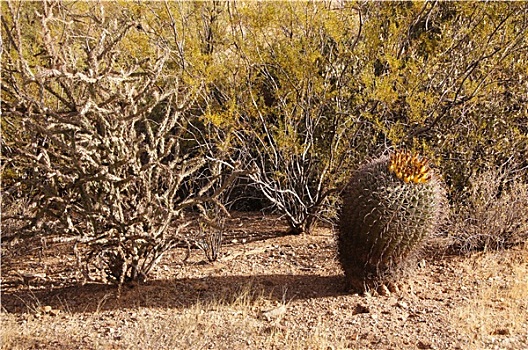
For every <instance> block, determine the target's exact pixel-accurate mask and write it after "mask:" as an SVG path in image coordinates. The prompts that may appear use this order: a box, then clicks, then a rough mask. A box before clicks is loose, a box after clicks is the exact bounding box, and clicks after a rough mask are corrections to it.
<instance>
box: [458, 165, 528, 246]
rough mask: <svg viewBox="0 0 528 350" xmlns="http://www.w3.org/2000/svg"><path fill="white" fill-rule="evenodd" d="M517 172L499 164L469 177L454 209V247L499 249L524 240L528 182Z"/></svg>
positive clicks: (527, 221) (527, 227) (527, 226)
mask: <svg viewBox="0 0 528 350" xmlns="http://www.w3.org/2000/svg"><path fill="white" fill-rule="evenodd" d="M525 170H526V169H524V171H525ZM520 173H521V171H518V170H517V171H515V170H512V169H511V168H507V167H506V168H505V167H502V168H501V169H493V170H487V171H484V172H482V173H476V174H474V175H473V176H472V177H471V178H470V182H469V188H467V191H466V193H465V198H464V199H462V200H460V203H458V204H457V205H456V207H455V208H454V210H453V211H454V213H453V216H452V221H453V227H452V231H453V233H454V236H453V243H452V248H453V249H454V250H456V251H459V252H463V253H464V252H469V251H474V250H487V249H502V248H508V247H511V246H513V245H517V244H520V243H522V242H525V241H526V238H528V217H527V216H526V213H527V212H528V183H526V182H525V181H523V180H522V178H521V177H520V176H518V175H519V174H520Z"/></svg>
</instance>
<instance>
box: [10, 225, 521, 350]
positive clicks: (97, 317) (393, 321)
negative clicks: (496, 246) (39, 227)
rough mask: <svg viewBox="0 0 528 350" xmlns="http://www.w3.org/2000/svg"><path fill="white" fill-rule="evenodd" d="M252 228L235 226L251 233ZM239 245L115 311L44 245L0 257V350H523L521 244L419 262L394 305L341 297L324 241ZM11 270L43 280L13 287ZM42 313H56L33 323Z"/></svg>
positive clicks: (188, 266) (392, 298) (325, 235)
mask: <svg viewBox="0 0 528 350" xmlns="http://www.w3.org/2000/svg"><path fill="white" fill-rule="evenodd" d="M251 222H253V221H247V220H246V221H244V222H243V225H242V226H239V225H238V224H239V223H238V222H237V225H236V226H235V227H239V228H244V230H247V231H248V232H254V231H253V229H251V230H249V229H248V227H250V226H249V223H251ZM254 223H255V224H257V223H258V225H259V227H260V229H262V230H263V232H271V231H272V229H275V228H276V221H271V222H270V221H268V222H266V221H264V220H261V219H260V218H259V219H258V220H254ZM266 227H267V229H266ZM242 237H249V238H251V239H248V242H246V243H240V236H233V239H234V238H237V240H238V241H237V242H236V243H230V244H228V245H226V247H225V250H224V256H223V257H222V258H221V260H220V261H218V262H217V263H215V264H209V263H206V262H205V261H204V256H203V254H201V253H200V252H199V251H195V252H193V254H191V257H190V258H189V260H188V261H187V262H186V263H185V264H182V263H181V256H182V252H181V251H179V250H178V249H176V250H175V251H173V252H170V254H168V255H167V256H166V257H165V259H164V260H163V261H162V262H161V263H160V266H159V269H157V270H156V271H155V279H154V280H152V281H150V282H149V283H145V284H140V285H135V286H134V287H133V288H125V289H124V291H123V293H122V295H121V299H119V300H118V299H116V298H115V288H112V287H109V286H105V285H102V284H98V283H88V284H86V285H84V286H82V285H80V284H79V282H78V281H77V280H76V279H75V278H73V277H74V276H75V270H74V267H75V261H74V259H73V257H72V256H71V255H68V254H70V253H69V250H68V249H64V247H63V249H62V250H58V249H57V246H54V245H53V244H48V246H47V248H46V250H45V251H44V253H45V254H42V255H39V254H38V253H37V251H36V250H33V249H25V250H21V253H20V254H22V253H24V252H25V253H27V254H29V255H20V254H18V255H13V254H6V253H7V252H6V251H4V249H3V250H2V257H3V258H6V259H5V264H4V260H3V261H2V262H3V265H2V269H3V270H2V312H0V317H1V323H2V325H1V327H0V329H1V341H2V344H1V345H2V346H1V348H2V349H15V350H17V349H37V348H38V349H76V350H77V349H79V350H84V349H229V350H232V349H290V350H297V349H324V350H329V349H382V350H388V349H417V348H418V349H462V350H466V349H467V350H473V349H494V348H497V349H512V350H513V349H525V348H528V333H527V331H526V330H527V329H528V315H527V311H528V245H525V247H524V248H523V247H520V246H517V247H514V248H511V249H506V250H500V251H485V252H478V253H472V254H468V255H463V256H462V255H441V254H440V255H439V254H431V255H427V254H426V253H427V252H424V260H423V261H421V263H420V264H419V265H418V266H417V267H415V269H414V270H413V273H412V274H410V275H409V276H407V278H406V279H405V280H404V281H402V286H401V287H402V288H401V289H400V293H399V294H396V295H389V296H383V297H382V296H380V297H372V296H368V295H365V296H362V295H354V294H347V293H344V292H343V289H342V288H344V280H343V277H342V271H341V270H340V268H339V264H338V263H337V261H336V259H335V237H334V235H333V233H332V232H330V231H329V230H318V231H317V232H316V234H314V235H306V236H274V237H273V236H271V235H267V236H264V238H262V237H260V238H258V237H251V236H249V235H247V236H242ZM228 242H230V241H228ZM17 247H18V246H16V247H13V249H18V248H17ZM61 247H62V246H61ZM2 248H4V247H2ZM428 249H435V248H428ZM72 259H73V260H72ZM6 267H7V268H6ZM18 270H23V271H30V272H32V273H43V272H46V277H45V278H43V279H35V280H28V281H20V278H19V276H17V274H16V273H15V272H16V271H18ZM68 271H69V272H70V273H71V275H72V276H73V277H72V278H70V277H71V276H70V277H68ZM46 306H49V307H50V308H51V310H60V312H58V313H56V314H53V313H52V312H51V311H50V312H43V311H42V309H43V308H46Z"/></svg>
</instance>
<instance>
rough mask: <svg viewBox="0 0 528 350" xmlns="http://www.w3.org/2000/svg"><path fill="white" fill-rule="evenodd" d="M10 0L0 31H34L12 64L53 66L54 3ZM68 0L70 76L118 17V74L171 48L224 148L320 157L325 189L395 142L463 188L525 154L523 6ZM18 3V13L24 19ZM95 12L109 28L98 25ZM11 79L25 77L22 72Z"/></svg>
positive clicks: (176, 72)
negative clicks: (87, 45)
mask: <svg viewBox="0 0 528 350" xmlns="http://www.w3.org/2000/svg"><path fill="white" fill-rule="evenodd" d="M1 6H2V13H3V16H2V22H3V24H4V25H3V26H2V36H3V37H4V38H7V32H6V30H7V28H11V24H10V23H12V21H14V20H17V21H20V22H21V28H23V30H24V38H25V40H24V42H23V43H21V44H20V47H19V49H18V51H17V50H16V49H15V47H14V46H11V45H7V46H5V49H4V50H5V52H4V54H3V55H2V67H3V69H4V68H5V69H10V68H11V67H15V66H16V65H17V64H19V63H20V62H19V61H18V57H19V55H23V56H24V57H26V58H27V60H28V62H29V63H30V65H29V69H31V70H34V71H36V70H37V68H36V67H39V66H41V67H46V68H51V67H52V64H53V62H49V61H48V60H47V59H46V57H43V56H42V55H39V52H41V50H42V48H43V45H45V44H46V33H42V32H41V31H39V28H41V26H40V25H39V21H41V20H42V19H39V18H38V16H37V13H38V14H42V13H44V10H43V9H44V5H43V3H40V2H3V3H2V4H1ZM62 6H63V7H61V9H63V10H61V12H60V13H59V12H57V11H59V10H58V9H59V7H54V6H51V7H50V10H51V11H56V12H57V15H58V16H57V17H58V18H60V20H58V19H57V20H55V21H54V22H53V23H52V25H51V26H50V28H51V32H50V33H49V34H48V35H49V37H52V38H58V37H61V33H62V32H63V31H64V30H65V28H74V29H75V31H76V32H77V33H79V36H78V37H77V38H71V40H69V41H66V42H58V41H57V42H52V43H51V44H50V45H54V47H55V49H56V50H59V49H60V50H65V52H68V55H69V57H72V58H73V61H74V63H75V64H73V66H72V67H71V69H72V70H78V71H83V68H85V66H86V62H84V61H83V60H82V59H80V57H85V55H82V54H79V53H80V50H81V44H80V43H81V41H83V42H84V41H85V40H88V41H90V40H97V38H100V37H101V36H102V35H103V27H104V28H105V31H106V32H105V33H106V34H105V35H107V36H110V37H117V36H118V35H120V33H122V31H124V27H122V26H120V25H118V24H122V23H130V24H132V25H131V27H130V28H129V29H127V30H126V31H125V32H124V33H122V34H123V35H124V37H123V40H121V41H120V43H119V45H118V46H117V47H115V49H114V50H115V61H114V65H113V67H111V68H112V69H114V70H115V71H116V72H120V71H121V70H122V69H125V68H126V67H127V64H130V62H134V61H142V60H146V59H149V58H153V57H157V56H158V54H159V53H160V52H163V51H167V52H169V62H168V63H167V64H166V67H167V68H166V69H165V71H164V76H163V79H161V80H160V85H165V86H172V85H173V84H174V83H175V81H176V79H175V77H176V76H178V77H179V79H181V81H183V85H182V86H181V91H182V95H184V94H185V93H186V92H187V91H188V90H192V89H196V88H198V87H201V88H203V93H202V94H201V95H200V97H199V98H198V99H197V100H196V101H195V103H196V106H195V107H194V108H193V113H195V114H196V115H198V116H199V117H201V118H202V119H201V120H202V122H203V123H204V127H205V128H209V129H211V130H212V129H215V130H216V131H215V133H213V134H212V135H215V136H214V137H218V138H219V140H220V142H224V141H225V140H226V139H227V138H229V139H230V140H229V142H227V143H223V146H225V149H226V150H228V149H229V147H231V146H234V143H235V142H240V141H241V140H243V139H244V138H242V137H241V135H242V134H244V135H245V136H248V135H249V134H251V135H252V137H253V138H256V139H258V140H260V143H257V146H258V147H257V146H255V147H257V148H255V147H254V152H256V153H261V154H266V152H270V153H271V154H273V155H274V156H277V157H278V159H277V164H282V166H284V167H288V166H289V164H290V163H291V162H293V161H296V160H295V159H298V157H300V156H306V155H310V156H311V157H314V158H316V159H317V162H313V163H310V164H312V165H311V166H313V168H312V169H311V170H310V172H306V173H310V175H308V176H309V177H310V178H311V179H312V180H313V179H321V178H324V181H323V182H324V184H325V186H324V187H333V186H336V185H338V184H340V183H342V181H343V180H344V177H343V174H345V173H346V170H347V169H351V168H354V167H355V166H356V165H355V164H357V161H358V160H360V159H363V158H364V157H365V156H367V155H369V154H370V153H371V152H373V151H375V150H378V149H379V148H384V147H386V146H405V147H407V148H410V149H416V150H419V151H421V152H422V153H424V154H425V155H427V156H428V157H429V158H431V159H433V160H438V161H439V162H440V165H441V167H442V169H443V171H444V172H445V174H444V175H445V176H446V180H447V181H448V183H450V184H451V185H453V186H454V187H455V188H458V189H462V188H463V186H464V185H465V182H466V180H467V178H468V177H469V175H470V174H471V173H472V172H473V170H474V169H473V168H481V167H493V166H494V165H496V164H500V163H502V162H504V161H505V160H506V159H509V158H510V157H513V158H514V159H515V160H517V161H518V162H526V158H527V157H526V155H527V154H528V129H527V127H526V125H528V120H527V117H526V116H527V115H528V110H527V106H528V104H527V103H526V86H527V83H528V81H527V79H528V62H527V60H526V57H528V52H527V50H528V49H527V46H526V37H527V36H528V33H527V32H528V15H527V13H528V4H527V3H525V2H492V3H480V2H405V3H391V2H366V3H364V2H348V3H346V5H345V6H344V7H343V8H334V9H330V8H329V6H328V4H325V3H323V2H310V3H306V2H283V3H280V2H241V3H239V2H236V3H231V2H129V1H120V2H71V3H70V2H65V3H63V4H62ZM9 8H13V9H15V10H16V9H18V8H20V12H19V15H18V17H17V18H11V17H10V15H9V13H10V11H8V9H9ZM65 9H67V11H66V10H65ZM16 11H18V10H16ZM16 11H15V12H16ZM85 13H93V14H95V16H96V17H98V18H105V21H107V22H105V23H96V22H94V21H92V20H91V19H90V18H89V17H86V16H84V14H85ZM4 14H5V15H4ZM103 14H104V16H103ZM4 42H7V40H5V39H4ZM77 57H79V59H77V60H75V58H77ZM153 64H154V63H153ZM100 68H101V69H105V68H108V67H100ZM10 78H11V79H12V80H14V81H15V82H16V84H18V85H19V86H22V85H24V84H23V82H22V81H19V79H20V77H19V76H18V75H17V74H13V75H12V76H11V77H10ZM17 80H18V81H17ZM4 81H5V79H4ZM2 88H3V89H4V88H5V90H3V91H6V93H3V96H2V98H3V100H4V101H14V100H15V98H14V97H13V94H12V93H11V88H10V87H8V86H6V83H5V82H2ZM25 88H26V90H27V92H28V93H30V94H32V95H34V96H37V97H38V98H39V99H41V100H42V101H44V103H46V104H49V105H54V106H57V105H59V106H60V104H61V103H62V102H61V100H60V98H58V96H60V94H61V93H62V90H61V89H60V86H57V87H56V88H57V89H56V92H57V94H56V95H54V94H52V93H50V92H49V91H41V90H39V87H38V84H35V83H30V84H29V85H27V86H26V87H25ZM112 88H117V86H115V87H112ZM160 88H162V87H160ZM309 128H312V129H309ZM209 129H208V130H209ZM235 132H236V133H238V134H237V135H238V136H240V137H238V138H235V137H234V133H235ZM310 132H312V135H311V136H310V135H308V134H309V133H310ZM336 135H341V140H342V141H341V142H336ZM312 136H313V137H312ZM211 137H213V136H211ZM5 139H6V140H8V139H9V135H6V136H5ZM236 140H238V141H236ZM344 140H346V142H345V141H344ZM490 140H493V141H490ZM283 170H284V169H276V168H273V167H272V168H271V169H270V174H281V176H283V175H284V171H283ZM277 179H279V178H277ZM280 179H282V178H280ZM312 180H310V181H307V183H314V181H312ZM281 181H282V180H281ZM317 181H318V180H317ZM317 181H316V182H317ZM292 186H293V184H292ZM301 197H302V194H301Z"/></svg>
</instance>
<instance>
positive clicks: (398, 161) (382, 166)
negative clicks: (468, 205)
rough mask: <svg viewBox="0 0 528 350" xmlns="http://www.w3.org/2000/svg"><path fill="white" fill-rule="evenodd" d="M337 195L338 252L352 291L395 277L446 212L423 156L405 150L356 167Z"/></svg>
mask: <svg viewBox="0 0 528 350" xmlns="http://www.w3.org/2000/svg"><path fill="white" fill-rule="evenodd" d="M342 200H343V207H342V210H341V217H340V222H339V236H338V256H339V261H340V263H341V266H342V268H343V270H344V272H345V276H346V280H347V285H348V287H349V288H350V289H355V290H365V289H369V288H377V287H378V286H380V285H383V284H385V283H391V282H394V281H393V279H395V278H396V276H397V272H398V271H400V270H401V269H402V267H403V266H404V263H405V261H406V260H407V258H408V257H409V255H410V254H411V253H412V252H413V251H414V250H415V249H416V248H417V247H418V246H419V244H420V243H421V242H422V241H423V239H424V237H425V236H427V235H428V234H431V233H433V232H434V231H435V230H436V229H437V227H438V225H439V223H440V221H441V218H442V217H443V215H444V213H445V210H444V206H445V192H444V187H443V186H442V184H441V182H440V181H439V179H438V177H437V176H436V175H435V174H434V172H433V171H432V169H431V168H430V167H429V166H428V163H427V160H426V159H424V158H422V157H420V156H418V155H413V154H411V153H410V152H404V151H399V152H395V153H393V154H391V155H390V156H383V157H380V158H378V159H375V160H373V161H371V162H369V163H367V164H365V165H363V166H362V167H360V168H359V169H358V170H357V171H356V172H355V173H354V175H353V176H352V178H351V180H350V181H349V183H348V185H347V187H346V188H345V190H344V191H343V194H342Z"/></svg>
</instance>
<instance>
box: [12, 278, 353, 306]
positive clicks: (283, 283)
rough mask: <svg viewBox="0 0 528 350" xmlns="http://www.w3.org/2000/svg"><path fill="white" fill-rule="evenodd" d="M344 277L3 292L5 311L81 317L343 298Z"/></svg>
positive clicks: (200, 280)
mask: <svg viewBox="0 0 528 350" xmlns="http://www.w3.org/2000/svg"><path fill="white" fill-rule="evenodd" d="M344 294H346V293H345V288H344V279H343V277H342V276H318V275H287V274H286V275H278V274H270V275H259V276H213V277H204V278H178V279H171V280H152V281H149V282H147V283H145V284H140V285H126V286H123V289H122V292H121V296H120V298H117V288H116V287H115V286H110V285H104V284H95V283H88V284H85V285H74V286H69V287H63V288H56V289H52V290H50V289H49V288H48V289H42V290H29V289H27V288H26V289H24V290H18V291H16V292H5V293H4V292H2V309H3V310H4V311H7V312H12V313H23V312H31V311H32V310H35V309H36V308H38V307H39V306H44V305H49V306H51V307H52V308H54V309H60V310H62V311H64V312H70V313H82V312H90V313H92V312H97V311H104V310H113V309H127V308H137V307H153V308H155V307H159V308H178V309H181V308H190V307H192V306H194V305H196V304H197V303H201V304H205V305H207V304H208V303H210V302H224V303H232V302H236V300H237V299H239V298H241V297H244V298H248V297H249V298H257V297H260V296H264V297H265V298H267V299H271V300H277V301H286V302H288V301H292V300H297V299H310V298H323V297H331V296H338V295H344Z"/></svg>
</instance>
